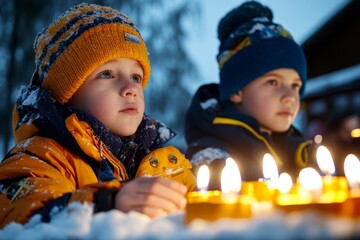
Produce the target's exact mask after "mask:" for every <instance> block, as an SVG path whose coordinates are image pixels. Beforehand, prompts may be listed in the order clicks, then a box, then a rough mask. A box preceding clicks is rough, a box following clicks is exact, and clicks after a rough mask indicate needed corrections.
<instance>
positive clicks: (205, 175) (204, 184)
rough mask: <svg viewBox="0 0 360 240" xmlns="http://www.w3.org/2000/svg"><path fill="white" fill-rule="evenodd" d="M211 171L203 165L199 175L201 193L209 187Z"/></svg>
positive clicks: (198, 185)
mask: <svg viewBox="0 0 360 240" xmlns="http://www.w3.org/2000/svg"><path fill="white" fill-rule="evenodd" d="M209 180H210V171H209V168H208V166H206V165H202V166H201V167H200V168H199V171H198V175H197V187H198V190H199V191H201V192H202V191H206V190H207V188H208V186H209Z"/></svg>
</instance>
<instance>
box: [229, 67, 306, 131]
mask: <svg viewBox="0 0 360 240" xmlns="http://www.w3.org/2000/svg"><path fill="white" fill-rule="evenodd" d="M301 85H302V82H301V79H300V77H299V75H298V73H297V72H296V71H294V70H292V69H287V68H282V69H277V70H274V71H271V72H268V73H266V74H264V75H262V76H261V77H259V78H257V79H255V80H254V81H252V82H251V83H249V84H248V85H247V86H246V87H245V88H243V89H242V90H241V91H240V92H238V93H237V94H234V95H233V96H231V101H232V102H235V103H236V104H237V108H238V110H239V111H241V112H242V113H245V114H248V115H250V116H252V117H254V118H255V119H256V120H257V121H258V122H259V124H260V130H262V131H264V132H268V133H270V134H271V133H272V132H284V131H286V130H288V129H289V127H290V125H291V124H292V122H293V121H294V119H295V117H296V115H297V114H298V112H299V107H300V98H299V90H300V88H301Z"/></svg>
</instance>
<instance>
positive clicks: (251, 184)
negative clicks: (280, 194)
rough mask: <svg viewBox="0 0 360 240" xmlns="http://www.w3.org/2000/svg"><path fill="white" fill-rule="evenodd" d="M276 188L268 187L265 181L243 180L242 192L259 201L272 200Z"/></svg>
mask: <svg viewBox="0 0 360 240" xmlns="http://www.w3.org/2000/svg"><path fill="white" fill-rule="evenodd" d="M274 193H275V190H274V189H270V188H269V187H268V184H267V182H265V181H248V182H242V186H241V191H240V194H241V195H242V196H248V197H250V198H253V199H254V200H256V201H258V202H263V201H269V202H272V200H273V197H274Z"/></svg>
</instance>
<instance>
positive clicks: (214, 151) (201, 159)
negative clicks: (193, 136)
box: [191, 147, 229, 166]
mask: <svg viewBox="0 0 360 240" xmlns="http://www.w3.org/2000/svg"><path fill="white" fill-rule="evenodd" d="M227 157H229V154H228V153H227V152H225V151H224V150H221V149H219V148H210V147H209V148H205V149H203V150H201V151H199V152H197V153H196V154H194V156H193V157H192V159H191V163H192V164H193V165H194V166H197V165H200V164H210V163H211V162H212V161H214V160H216V159H221V158H227Z"/></svg>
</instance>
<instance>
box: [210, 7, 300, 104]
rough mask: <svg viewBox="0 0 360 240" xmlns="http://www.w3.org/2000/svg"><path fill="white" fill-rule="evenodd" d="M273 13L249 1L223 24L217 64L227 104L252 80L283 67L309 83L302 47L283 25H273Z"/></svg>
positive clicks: (221, 22) (223, 95) (224, 19)
mask: <svg viewBox="0 0 360 240" xmlns="http://www.w3.org/2000/svg"><path fill="white" fill-rule="evenodd" d="M272 19H273V14H272V11H271V10H270V9H269V8H267V7H266V6H263V5H261V4H260V3H258V2H256V1H250V2H246V3H244V4H242V5H240V6H239V7H237V8H235V9H233V10H232V11H230V12H229V13H227V14H226V15H225V16H224V17H223V18H222V19H221V20H220V22H219V25H218V38H219V40H220V46H219V53H218V55H217V62H218V64H219V69H220V99H221V100H222V101H226V100H228V99H229V98H230V96H231V95H233V94H234V93H236V92H238V91H240V90H241V89H242V88H244V87H245V86H246V85H247V84H249V83H250V82H251V81H253V80H255V79H256V78H258V77H260V76H262V75H264V74H266V73H267V72H270V71H272V70H275V69H279V68H290V69H294V70H295V71H296V72H297V73H298V74H299V76H300V78H301V80H302V83H303V84H302V87H301V89H300V94H301V95H302V94H303V92H304V89H305V83H306V78H307V77H306V71H307V70H306V59H305V55H304V52H303V50H302V48H301V47H300V46H299V45H298V44H297V43H296V42H295V41H294V40H293V38H292V36H291V34H290V33H289V32H288V31H286V30H285V29H284V28H283V27H282V26H281V25H279V24H276V23H274V22H272Z"/></svg>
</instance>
